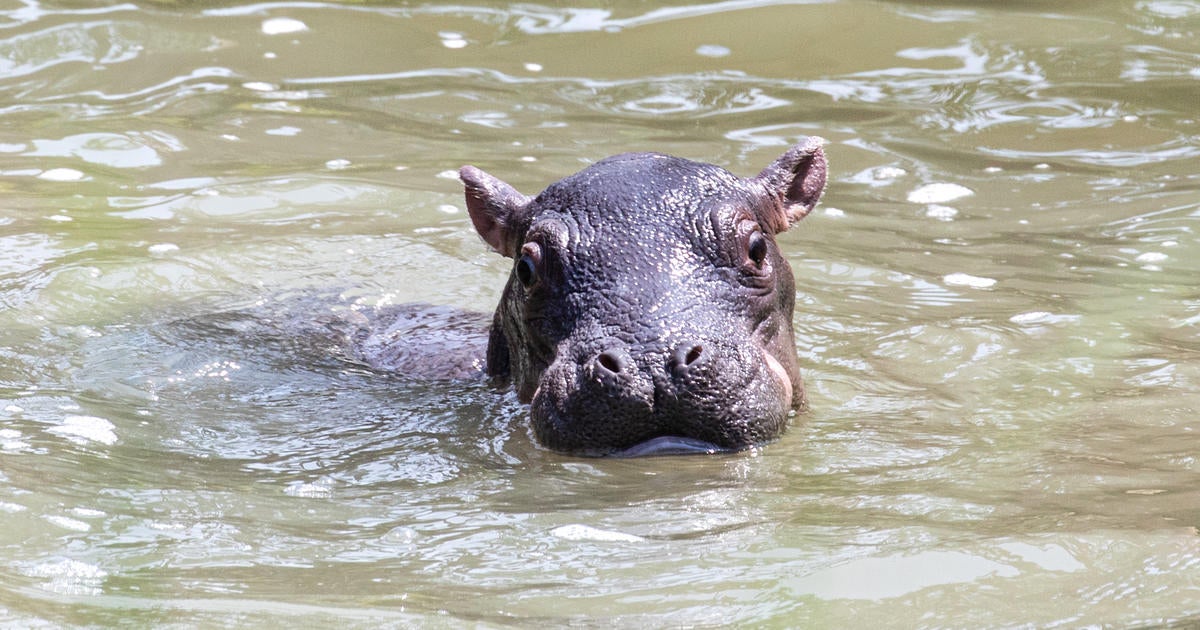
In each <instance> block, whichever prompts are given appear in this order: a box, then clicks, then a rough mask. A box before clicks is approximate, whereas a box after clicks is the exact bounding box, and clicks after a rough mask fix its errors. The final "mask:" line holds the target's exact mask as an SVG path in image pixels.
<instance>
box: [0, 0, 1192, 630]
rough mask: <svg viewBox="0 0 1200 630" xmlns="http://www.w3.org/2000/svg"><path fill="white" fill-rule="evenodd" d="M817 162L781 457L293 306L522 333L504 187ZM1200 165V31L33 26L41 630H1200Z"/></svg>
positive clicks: (20, 141)
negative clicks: (473, 373) (505, 303)
mask: <svg viewBox="0 0 1200 630" xmlns="http://www.w3.org/2000/svg"><path fill="white" fill-rule="evenodd" d="M811 134H815V135H821V136H824V137H825V138H827V139H829V141H830V144H829V147H828V153H829V156H830V160H831V162H832V167H833V172H832V180H831V185H830V187H829V191H828V193H827V196H826V198H825V203H824V205H823V209H822V210H819V211H818V212H816V213H814V215H813V216H812V217H810V218H809V219H807V220H806V222H805V223H804V224H803V226H802V227H801V228H799V229H796V230H794V231H792V232H789V233H788V234H786V235H785V236H784V237H783V238H782V242H783V244H784V247H785V248H786V249H787V251H788V252H789V253H790V256H791V261H792V265H793V267H794V268H795V270H796V275H797V287H798V289H799V299H798V309H797V314H796V322H795V324H796V329H797V332H798V337H797V339H798V343H799V345H800V353H801V357H802V360H803V366H804V375H805V378H806V379H807V381H808V383H809V387H810V389H811V392H810V396H811V402H812V410H811V412H810V413H808V414H807V415H805V416H804V417H802V418H800V419H799V420H798V422H797V424H796V426H794V427H793V429H792V430H791V431H790V432H789V433H788V434H787V435H786V436H785V437H784V439H782V440H781V441H779V442H777V443H774V444H771V445H769V446H767V447H766V448H763V449H761V450H759V451H757V452H754V453H743V454H738V455H733V456H723V457H692V458H658V459H640V460H627V461H608V460H586V459H578V458H572V457H564V456H560V455H556V454H554V453H550V452H547V451H545V450H543V449H541V448H539V447H538V446H536V445H535V444H534V443H533V442H532V441H531V438H530V436H529V432H528V430H527V428H526V425H525V420H524V410H523V409H522V407H521V406H520V405H519V404H517V402H516V401H515V399H514V397H513V396H512V395H511V394H507V393H503V392H499V391H496V390H494V389H492V388H490V387H489V386H487V385H485V384H482V383H481V384H478V385H468V386H463V385H454V386H451V385H444V384H424V385H423V384H420V383H415V384H414V383H412V382H408V381H405V380H403V379H399V378H383V377H381V376H379V375H374V374H370V373H364V372H361V371H357V370H353V369H349V368H348V367H347V366H346V365H344V364H339V363H338V362H337V361H335V360H332V359H330V358H329V356H328V352H327V351H326V349H325V348H323V347H322V346H321V344H320V343H319V340H317V339H316V338H306V337H305V335H295V334H291V333H292V332H293V331H294V330H295V329H294V328H290V327H289V326H290V325H289V324H288V323H287V322H286V321H284V320H287V319H288V318H289V317H293V316H296V315H305V314H304V313H295V312H293V313H290V314H289V313H288V312H286V311H287V309H294V308H296V305H300V306H301V307H303V306H304V305H306V304H308V305H311V307H312V309H313V311H314V312H313V313H311V314H312V315H313V316H317V315H319V314H321V313H322V312H326V313H327V312H328V308H329V307H328V305H324V306H323V305H322V303H320V302H316V301H310V300H309V299H308V298H304V297H301V298H296V297H295V296H297V295H304V294H306V293H307V292H309V291H315V292H318V293H320V292H324V293H330V294H335V295H336V294H337V293H338V292H344V295H345V299H347V300H362V301H366V302H370V303H374V302H379V301H394V302H406V301H413V300H421V301H426V302H433V303H437V304H452V305H458V306H462V307H467V308H472V309H476V310H488V309H490V308H491V307H492V306H493V303H494V301H495V300H496V298H497V296H498V292H499V288H500V286H501V283H502V280H503V278H504V277H505V275H506V265H505V263H504V261H502V260H501V259H499V257H497V256H494V255H491V254H488V253H487V252H486V251H485V248H484V246H483V245H482V244H481V243H480V241H479V239H478V238H477V237H476V236H475V235H474V233H473V232H472V230H471V229H470V226H469V221H468V220H467V218H466V216H465V214H464V213H463V211H462V210H461V205H460V191H459V186H458V183H457V182H456V181H455V180H454V179H453V177H452V176H451V175H449V174H448V173H450V172H451V170H452V169H454V168H457V167H458V166H459V165H461V164H463V163H475V164H477V165H480V166H482V167H484V168H487V169H489V170H490V171H492V172H494V173H496V174H497V175H500V176H502V177H504V178H506V179H508V180H509V181H510V182H512V183H514V184H515V185H517V186H518V187H520V188H522V189H523V190H525V191H526V192H536V191H538V190H540V188H541V187H542V186H544V185H545V184H547V183H548V182H550V181H552V180H554V179H557V178H558V177H561V176H563V175H566V174H568V173H570V172H573V171H575V170H577V169H578V168H580V167H581V166H582V165H584V164H585V163H587V162H588V161H591V160H596V159H599V158H601V157H604V156H606V155H609V154H612V153H618V152H622V151H628V150H659V151H666V152H671V153H676V154H679V155H682V156H685V157H691V158H696V159H703V160H706V161H711V162H715V163H718V164H721V165H723V166H726V167H727V168H729V169H731V170H733V171H734V172H737V173H740V174H743V175H749V174H753V173H755V172H757V171H758V170H759V169H760V168H761V167H762V166H764V165H766V164H767V163H768V162H770V161H771V160H772V159H773V158H774V157H775V156H776V155H778V154H779V153H780V152H781V151H782V150H783V148H784V147H785V146H786V145H787V144H788V143H790V142H793V141H795V139H796V138H798V137H800V136H804V135H811ZM1198 165H1200V2H1197V1H1196V0H1099V1H1088V2H1036V1H1026V2H991V3H988V2H967V1H964V2H873V1H866V0H837V1H831V2H794V3H769V2H757V1H754V0H727V1H724V2H714V3H709V4H700V3H688V2H667V3H660V4H658V5H650V4H647V3H642V2H633V1H612V2H603V3H591V4H581V5H579V6H577V7H575V8H558V7H553V6H543V5H537V4H513V5H505V4H490V5H481V4H471V5H449V4H417V3H397V4H395V5H387V4H377V3H367V4H361V5H360V4H349V3H348V4H333V3H311V2H304V3H300V2H295V3H264V4H254V5H245V6H239V5H235V4H232V3H211V4H210V3H201V2H179V3H171V2H144V3H142V4H141V5H137V4H109V5H105V4H103V3H99V2H95V3H80V2H39V1H38V0H23V1H22V0H11V1H8V2H2V3H0V523H2V525H0V625H4V626H6V627H61V626H88V625H98V626H109V625H124V626H129V627H198V626H199V627H220V626H231V625H241V626H247V627H251V626H253V627H273V626H285V625H287V626H296V627H314V626H315V627H364V628H367V627H370V628H374V627H397V628H399V627H411V626H417V627H460V626H484V627H493V626H510V625H511V626H558V625H568V624H576V625H583V626H607V625H621V626H643V627H654V626H663V625H672V626H717V625H726V624H731V625H744V626H756V627H912V626H924V627H945V626H955V627H997V626H1021V625H1035V626H1050V625H1054V624H1063V625H1067V626H1080V625H1086V624H1101V625H1111V626H1130V625H1138V624H1149V625H1154V624H1170V623H1175V622H1179V621H1182V620H1188V619H1193V620H1194V619H1196V618H1198V617H1200V536H1198V535H1197V529H1196V527H1197V526H1198V525H1200V490H1198V488H1200V462H1198V460H1197V451H1198V450H1200V431H1198V429H1200V419H1198V417H1197V416H1198V414H1200V352H1198V350H1200V344H1198V337H1197V336H1198V332H1200V289H1198V288H1197V284H1198V283H1197V278H1198V277H1200V276H1198V275H1197V274H1198V273H1200V234H1198V233H1200V168H1198ZM281 321H282V322H284V323H279V322H281Z"/></svg>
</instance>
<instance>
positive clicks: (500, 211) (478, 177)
mask: <svg viewBox="0 0 1200 630" xmlns="http://www.w3.org/2000/svg"><path fill="white" fill-rule="evenodd" d="M458 176H459V179H461V180H462V182H463V187H464V193H465V194H464V196H465V198H466V203H467V214H469V215H470V217H471V224H472V225H474V226H475V231H476V232H478V233H479V236H480V237H482V238H483V240H484V242H485V243H487V244H488V246H489V247H491V248H492V249H493V250H495V251H496V252H498V253H499V254H501V255H503V256H507V257H509V258H513V257H514V256H515V255H516V252H515V250H514V245H513V243H512V242H511V241H512V239H511V238H509V237H510V234H509V231H510V230H509V226H510V225H512V224H513V223H514V221H515V219H516V217H517V216H518V215H519V214H520V212H521V211H522V210H524V208H525V207H526V206H527V205H529V201H530V200H529V198H528V197H526V196H525V195H522V194H521V193H519V192H517V190H516V189H515V188H513V187H512V186H509V185H508V184H507V183H505V182H504V181H502V180H500V179H497V178H495V177H493V176H491V175H489V174H487V173H485V172H484V171H482V170H480V169H478V168H475V167H474V166H464V167H462V168H460V169H459V170H458Z"/></svg>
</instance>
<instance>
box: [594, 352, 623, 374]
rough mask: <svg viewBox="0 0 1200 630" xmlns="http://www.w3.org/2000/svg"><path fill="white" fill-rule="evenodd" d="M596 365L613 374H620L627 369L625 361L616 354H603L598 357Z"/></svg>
mask: <svg viewBox="0 0 1200 630" xmlns="http://www.w3.org/2000/svg"><path fill="white" fill-rule="evenodd" d="M596 363H597V364H598V365H599V366H600V367H601V369H603V370H605V371H606V372H610V373H612V374H620V373H621V371H622V370H623V369H624V368H625V359H624V358H623V357H621V355H619V354H617V353H615V352H601V353H600V356H598V357H596Z"/></svg>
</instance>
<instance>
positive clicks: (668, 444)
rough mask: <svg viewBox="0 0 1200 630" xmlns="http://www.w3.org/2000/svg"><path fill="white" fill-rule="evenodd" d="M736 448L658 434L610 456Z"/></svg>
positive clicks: (714, 452)
mask: <svg viewBox="0 0 1200 630" xmlns="http://www.w3.org/2000/svg"><path fill="white" fill-rule="evenodd" d="M736 450H737V449H732V448H726V447H723V446H717V445H716V444H713V443H712V442H709V441H707V440H699V439H696V438H690V437H683V436H679V435H660V436H658V437H656V438H651V439H649V440H646V441H645V442H639V443H637V444H634V445H633V446H630V447H629V448H626V449H622V450H619V451H614V452H613V453H611V454H610V455H609V456H610V457H655V456H659V455H715V454H717V453H733V452H735V451H736Z"/></svg>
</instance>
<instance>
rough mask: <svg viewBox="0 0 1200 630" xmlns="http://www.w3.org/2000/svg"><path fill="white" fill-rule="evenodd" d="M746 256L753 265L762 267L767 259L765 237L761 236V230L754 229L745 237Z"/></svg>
mask: <svg viewBox="0 0 1200 630" xmlns="http://www.w3.org/2000/svg"><path fill="white" fill-rule="evenodd" d="M746 256H748V257H749V258H750V262H752V263H754V266H755V267H758V268H760V269H761V268H762V266H763V262H764V261H766V259H767V237H765V236H763V233H762V232H759V231H758V230H755V231H753V232H751V233H750V236H749V237H748V238H747V239H746Z"/></svg>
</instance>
